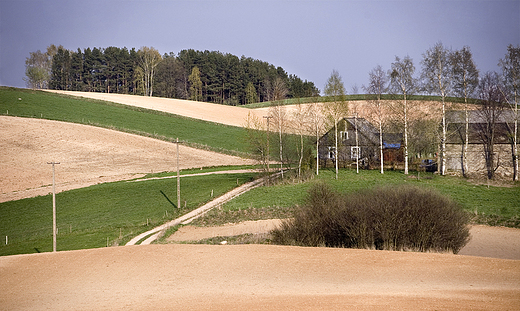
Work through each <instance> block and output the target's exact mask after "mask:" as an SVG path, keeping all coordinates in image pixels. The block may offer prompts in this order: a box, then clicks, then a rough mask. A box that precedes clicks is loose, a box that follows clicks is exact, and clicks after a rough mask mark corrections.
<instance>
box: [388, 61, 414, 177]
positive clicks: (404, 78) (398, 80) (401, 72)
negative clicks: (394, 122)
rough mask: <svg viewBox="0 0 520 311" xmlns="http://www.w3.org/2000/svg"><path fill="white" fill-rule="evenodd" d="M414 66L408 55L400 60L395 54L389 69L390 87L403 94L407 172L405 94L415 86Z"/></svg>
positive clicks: (406, 167)
mask: <svg viewBox="0 0 520 311" xmlns="http://www.w3.org/2000/svg"><path fill="white" fill-rule="evenodd" d="M414 73H415V66H414V65H413V60H412V58H410V56H406V57H405V58H403V59H402V60H401V59H400V58H399V57H398V56H396V57H395V62H393V63H392V65H391V69H390V79H391V84H390V85H391V89H392V90H393V92H395V93H400V94H401V95H402V96H403V99H402V101H401V103H402V111H403V128H404V173H405V174H408V109H409V107H408V102H407V96H408V95H411V94H413V92H414V91H415V88H416V80H415V78H414V77H413V74H414Z"/></svg>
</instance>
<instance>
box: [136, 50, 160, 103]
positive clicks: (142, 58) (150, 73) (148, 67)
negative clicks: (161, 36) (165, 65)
mask: <svg viewBox="0 0 520 311" xmlns="http://www.w3.org/2000/svg"><path fill="white" fill-rule="evenodd" d="M137 53H138V55H139V66H140V67H141V69H142V70H143V75H144V91H145V92H144V94H145V95H146V96H152V94H153V79H154V75H155V67H157V65H158V64H159V62H160V61H161V60H162V57H161V54H159V51H157V50H156V49H154V48H153V47H147V46H143V47H141V48H140V49H139V51H138V52H137Z"/></svg>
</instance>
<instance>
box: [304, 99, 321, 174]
mask: <svg viewBox="0 0 520 311" xmlns="http://www.w3.org/2000/svg"><path fill="white" fill-rule="evenodd" d="M307 115H308V116H309V127H310V131H309V132H310V133H312V134H313V135H314V136H315V138H316V175H319V173H320V152H319V150H320V136H321V133H322V132H323V127H324V122H323V116H322V105H321V103H320V100H319V97H318V96H316V97H313V100H312V103H310V104H309V106H308V110H307Z"/></svg>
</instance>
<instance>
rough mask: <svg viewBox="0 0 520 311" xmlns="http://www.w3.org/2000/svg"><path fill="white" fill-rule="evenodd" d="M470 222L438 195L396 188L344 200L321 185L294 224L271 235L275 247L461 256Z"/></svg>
mask: <svg viewBox="0 0 520 311" xmlns="http://www.w3.org/2000/svg"><path fill="white" fill-rule="evenodd" d="M468 220H469V218H468V214H467V213H466V212H464V211H463V210H462V208H461V207H460V206H459V205H458V204H456V203H455V202H454V201H452V200H450V199H449V198H446V197H444V196H442V195H440V194H438V193H436V192H434V191H432V190H426V189H421V188H417V187H405V186H397V187H395V186H394V187H382V188H375V189H370V190H364V191H360V192H357V193H354V194H350V195H341V194H339V193H336V192H334V191H332V190H331V189H330V187H329V186H327V185H326V184H318V185H316V186H314V187H313V188H311V189H310V191H309V196H308V199H307V202H306V204H305V205H304V206H302V207H301V208H300V209H299V210H298V211H297V212H296V213H295V217H294V219H291V220H287V221H285V222H284V223H283V224H282V226H281V227H280V228H278V229H276V230H273V231H272V232H271V234H272V242H273V243H275V244H285V245H300V246H328V247H348V248H375V249H384V250H414V251H422V252H426V251H452V252H454V253H457V252H458V251H459V250H460V249H461V248H462V247H463V246H464V245H465V244H466V243H467V242H468V240H469V228H468Z"/></svg>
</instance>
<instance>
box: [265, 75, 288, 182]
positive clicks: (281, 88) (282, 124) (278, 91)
mask: <svg viewBox="0 0 520 311" xmlns="http://www.w3.org/2000/svg"><path fill="white" fill-rule="evenodd" d="M287 92H288V91H287V87H286V86H285V83H284V82H283V80H282V79H281V78H280V77H276V79H275V80H274V83H273V100H274V102H273V104H272V105H271V107H269V115H270V116H271V117H272V118H273V123H274V126H275V128H276V129H277V131H278V138H279V144H280V148H279V150H280V173H281V177H282V178H283V163H284V161H283V144H284V142H283V138H284V135H285V133H286V130H287V126H288V124H287V123H288V120H287V112H286V109H285V106H284V105H283V102H282V101H283V100H284V99H285V98H286V96H287ZM277 101H278V102H277Z"/></svg>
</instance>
